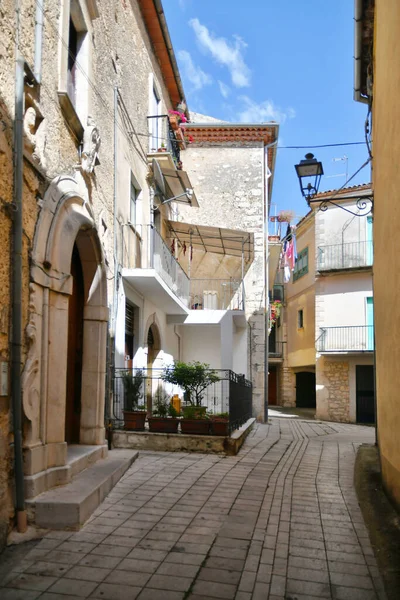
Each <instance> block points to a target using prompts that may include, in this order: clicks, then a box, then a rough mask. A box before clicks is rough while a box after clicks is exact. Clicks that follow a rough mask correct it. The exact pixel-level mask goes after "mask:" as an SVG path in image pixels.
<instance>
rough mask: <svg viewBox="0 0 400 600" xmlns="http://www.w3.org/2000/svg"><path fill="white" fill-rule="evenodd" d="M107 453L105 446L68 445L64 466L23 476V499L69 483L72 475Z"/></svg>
mask: <svg viewBox="0 0 400 600" xmlns="http://www.w3.org/2000/svg"><path fill="white" fill-rule="evenodd" d="M107 453H108V447H107V444H103V445H101V446H84V445H78V444H76V445H75V444H74V445H69V446H68V447H67V462H66V464H65V465H61V466H59V467H52V468H50V469H46V470H45V471H40V472H39V473H36V474H35V475H25V477H24V483H25V498H35V497H36V496H38V495H39V494H42V493H43V492H47V490H50V489H51V488H54V487H56V486H57V485H65V484H66V483H70V481H71V480H72V477H74V475H77V474H78V473H79V472H80V471H83V470H84V469H86V468H87V467H89V466H90V465H92V464H93V463H95V462H96V461H98V460H99V459H101V458H106V457H107Z"/></svg>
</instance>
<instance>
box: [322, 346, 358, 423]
mask: <svg viewBox="0 0 400 600" xmlns="http://www.w3.org/2000/svg"><path fill="white" fill-rule="evenodd" d="M317 382H318V383H319V385H323V388H324V405H325V411H326V413H327V415H326V416H324V418H327V419H328V420H329V421H337V422H342V423H346V422H349V420H350V388H349V385H350V382H349V363H348V362H347V361H343V360H340V361H334V360H328V359H326V358H325V357H324V358H319V360H318V361H317ZM318 410H319V407H318ZM317 417H318V418H323V415H322V414H319V413H317Z"/></svg>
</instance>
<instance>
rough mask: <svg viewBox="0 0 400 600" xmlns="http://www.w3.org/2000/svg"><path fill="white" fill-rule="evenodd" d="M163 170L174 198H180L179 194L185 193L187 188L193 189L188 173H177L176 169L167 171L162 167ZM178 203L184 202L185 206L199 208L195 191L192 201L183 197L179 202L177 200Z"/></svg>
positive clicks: (180, 171)
mask: <svg viewBox="0 0 400 600" xmlns="http://www.w3.org/2000/svg"><path fill="white" fill-rule="evenodd" d="M161 170H162V174H163V176H164V179H165V181H166V182H167V184H168V187H169V189H170V190H171V192H172V196H179V194H182V193H184V192H185V191H186V189H187V188H189V189H192V184H191V183H190V179H189V177H188V174H187V173H186V171H182V170H177V171H175V169H166V168H164V167H163V166H162V167H161ZM176 202H184V203H185V204H190V206H194V207H195V208H198V207H199V203H198V202H197V198H196V194H195V193H194V191H193V196H192V199H191V200H190V201H189V200H186V199H184V197H182V198H180V199H179V200H176Z"/></svg>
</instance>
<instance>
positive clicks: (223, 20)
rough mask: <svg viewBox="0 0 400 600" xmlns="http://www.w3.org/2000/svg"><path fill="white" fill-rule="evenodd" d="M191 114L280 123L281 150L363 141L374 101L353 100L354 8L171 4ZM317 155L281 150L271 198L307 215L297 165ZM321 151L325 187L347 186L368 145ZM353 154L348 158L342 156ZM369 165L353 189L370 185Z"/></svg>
mask: <svg viewBox="0 0 400 600" xmlns="http://www.w3.org/2000/svg"><path fill="white" fill-rule="evenodd" d="M163 6H164V10H165V13H166V17H167V23H168V27H169V30H170V34H171V38H172V42H173V46H174V50H175V53H176V55H177V59H178V63H179V67H180V71H181V75H182V78H183V83H184V88H185V92H186V97H187V100H188V105H189V109H190V110H192V111H196V112H201V113H204V114H208V115H211V116H214V117H217V118H220V119H223V120H227V121H235V122H239V121H241V122H265V121H270V120H276V121H279V122H280V124H281V126H280V144H279V145H280V146H306V145H310V146H311V145H317V144H333V143H339V142H358V141H363V140H364V121H365V117H366V113H367V108H366V105H364V104H360V103H358V102H354V100H353V69H354V65H353V54H354V53H353V39H354V32H353V27H354V22H353V2H350V1H349V0H336V2H324V1H323V0H306V2H299V0H286V1H285V0H281V1H280V2H277V1H276V0H247V2H243V1H240V2H239V0H163ZM307 151H308V149H304V150H300V149H299V150H289V149H283V148H282V149H280V150H279V151H278V158H277V165H276V171H275V182H274V190H273V196H272V202H273V203H274V204H276V207H277V210H280V209H288V208H290V209H293V210H295V212H296V214H297V215H298V216H302V215H303V214H305V213H306V212H307V210H308V209H307V205H306V203H305V200H304V199H303V198H302V196H301V194H300V189H299V184H298V180H297V177H296V173H295V170H294V166H293V165H294V164H295V163H296V162H298V161H299V160H300V159H301V158H303V157H304V154H305V153H306V152H307ZM310 151H312V152H313V153H314V154H315V156H316V157H317V158H318V159H319V160H321V161H322V162H323V165H324V171H325V176H324V177H323V178H322V181H321V186H320V190H321V191H322V190H327V189H332V188H337V187H340V186H341V185H343V183H344V182H345V177H344V176H340V175H341V174H344V173H345V172H346V165H347V168H348V174H349V176H351V175H352V174H353V173H354V172H355V171H356V170H357V169H358V168H359V167H360V166H361V165H362V163H363V162H364V161H365V160H366V158H367V156H368V155H367V149H366V146H365V145H360V146H347V147H336V148H320V149H315V150H312V149H311V150H310ZM344 156H347V157H348V160H347V161H345V160H339V161H334V160H333V159H338V158H343V157H344ZM369 179H370V171H369V167H366V168H365V169H364V170H363V171H362V172H361V173H360V174H359V175H358V176H357V177H356V178H355V179H354V180H353V181H352V182H351V183H350V184H349V185H353V184H357V183H363V182H366V181H369Z"/></svg>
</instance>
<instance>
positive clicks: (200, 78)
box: [178, 50, 212, 90]
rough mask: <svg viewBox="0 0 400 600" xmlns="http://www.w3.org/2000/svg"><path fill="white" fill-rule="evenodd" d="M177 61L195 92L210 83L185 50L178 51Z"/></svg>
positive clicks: (208, 78)
mask: <svg viewBox="0 0 400 600" xmlns="http://www.w3.org/2000/svg"><path fill="white" fill-rule="evenodd" d="M178 59H179V61H180V63H181V65H182V69H183V72H184V74H185V76H186V77H187V79H188V80H189V81H190V83H191V84H192V85H193V88H194V89H195V90H201V88H203V87H204V86H205V85H209V84H210V83H211V82H212V78H211V77H210V75H208V73H205V72H204V71H203V70H202V69H200V67H197V66H196V65H195V64H194V62H193V60H192V57H191V56H190V53H189V52H188V51H187V50H179V52H178Z"/></svg>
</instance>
